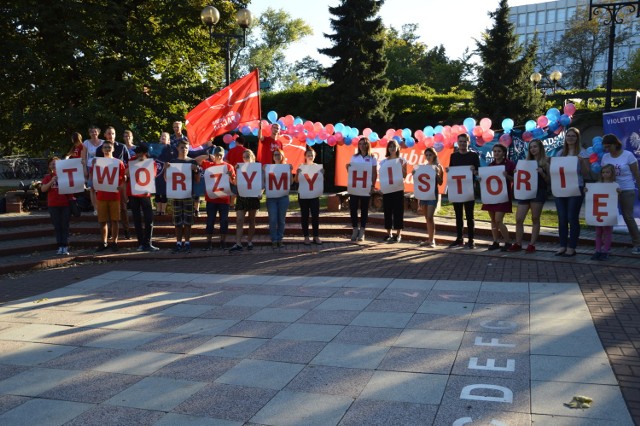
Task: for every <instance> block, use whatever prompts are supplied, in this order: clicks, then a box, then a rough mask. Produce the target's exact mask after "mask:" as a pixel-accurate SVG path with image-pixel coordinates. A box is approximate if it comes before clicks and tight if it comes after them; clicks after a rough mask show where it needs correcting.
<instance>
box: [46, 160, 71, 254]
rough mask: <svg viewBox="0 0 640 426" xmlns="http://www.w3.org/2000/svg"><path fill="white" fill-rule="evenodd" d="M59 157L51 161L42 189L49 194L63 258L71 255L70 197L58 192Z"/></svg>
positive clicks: (53, 220) (57, 240)
mask: <svg viewBox="0 0 640 426" xmlns="http://www.w3.org/2000/svg"><path fill="white" fill-rule="evenodd" d="M57 160H59V158H58V157H52V158H51V159H50V160H49V163H48V165H49V174H47V175H46V176H45V177H44V179H42V185H41V186H40V189H41V190H42V192H46V193H47V207H48V208H49V215H50V216H51V223H53V229H54V230H55V234H56V243H58V252H57V253H56V254H60V255H63V256H68V255H69V217H70V209H69V197H67V196H66V195H63V194H60V193H59V192H58V176H57V175H56V161H57Z"/></svg>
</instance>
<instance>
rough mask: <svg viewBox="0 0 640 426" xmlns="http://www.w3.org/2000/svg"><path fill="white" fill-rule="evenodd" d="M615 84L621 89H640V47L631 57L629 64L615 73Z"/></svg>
mask: <svg viewBox="0 0 640 426" xmlns="http://www.w3.org/2000/svg"><path fill="white" fill-rule="evenodd" d="M613 86H614V87H616V88H619V89H635V90H640V49H636V50H635V52H633V53H632V54H631V56H630V57H629V65H627V67H626V68H622V69H619V70H617V71H616V72H615V73H614V75H613Z"/></svg>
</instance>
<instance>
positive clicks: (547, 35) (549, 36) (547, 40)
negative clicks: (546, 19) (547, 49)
mask: <svg viewBox="0 0 640 426" xmlns="http://www.w3.org/2000/svg"><path fill="white" fill-rule="evenodd" d="M544 41H545V43H548V44H553V42H554V41H555V34H554V32H553V31H547V32H546V33H545V37H544Z"/></svg>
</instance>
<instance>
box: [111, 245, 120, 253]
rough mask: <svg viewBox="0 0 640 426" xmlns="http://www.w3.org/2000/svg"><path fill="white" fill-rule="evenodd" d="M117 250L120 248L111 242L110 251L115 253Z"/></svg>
mask: <svg viewBox="0 0 640 426" xmlns="http://www.w3.org/2000/svg"><path fill="white" fill-rule="evenodd" d="M118 250H120V248H119V247H118V243H111V251H112V252H114V253H115V252H117V251H118Z"/></svg>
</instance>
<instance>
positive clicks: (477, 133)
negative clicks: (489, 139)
mask: <svg viewBox="0 0 640 426" xmlns="http://www.w3.org/2000/svg"><path fill="white" fill-rule="evenodd" d="M482 133H484V131H483V129H482V127H480V126H476V127H474V128H473V136H475V137H476V138H479V137H481V136H482Z"/></svg>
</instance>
